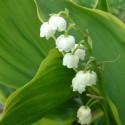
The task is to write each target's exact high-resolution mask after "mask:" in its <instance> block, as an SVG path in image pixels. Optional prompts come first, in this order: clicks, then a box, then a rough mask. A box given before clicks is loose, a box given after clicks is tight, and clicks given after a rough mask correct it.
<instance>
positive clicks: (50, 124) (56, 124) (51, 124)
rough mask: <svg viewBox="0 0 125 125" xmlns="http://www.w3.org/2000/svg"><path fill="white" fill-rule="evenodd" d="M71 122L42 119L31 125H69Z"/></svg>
mask: <svg viewBox="0 0 125 125" xmlns="http://www.w3.org/2000/svg"><path fill="white" fill-rule="evenodd" d="M72 122H73V121H72V120H71V119H70V120H66V121H55V120H53V119H48V118H43V119H42V120H40V121H38V122H37V123H35V124H33V125H46V124H47V125H71V124H72Z"/></svg>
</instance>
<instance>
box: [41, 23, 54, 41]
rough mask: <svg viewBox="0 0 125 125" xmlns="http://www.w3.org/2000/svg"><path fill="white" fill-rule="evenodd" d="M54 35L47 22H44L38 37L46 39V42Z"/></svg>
mask: <svg viewBox="0 0 125 125" xmlns="http://www.w3.org/2000/svg"><path fill="white" fill-rule="evenodd" d="M54 33H55V30H53V29H51V27H50V25H49V23H48V22H45V23H43V24H42V25H41V27H40V37H46V39H47V40H48V39H49V38H50V37H52V36H53V35H54Z"/></svg>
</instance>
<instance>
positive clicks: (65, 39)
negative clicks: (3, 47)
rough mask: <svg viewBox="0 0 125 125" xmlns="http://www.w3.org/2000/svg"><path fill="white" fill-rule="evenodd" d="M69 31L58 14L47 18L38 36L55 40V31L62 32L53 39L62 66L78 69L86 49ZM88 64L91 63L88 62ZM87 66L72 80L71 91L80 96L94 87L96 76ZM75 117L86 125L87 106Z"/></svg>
mask: <svg viewBox="0 0 125 125" xmlns="http://www.w3.org/2000/svg"><path fill="white" fill-rule="evenodd" d="M70 29H72V26H71V24H70V25H69V26H67V21H66V20H65V19H64V18H63V17H61V16H60V15H59V14H55V15H52V16H51V17H50V18H49V21H48V22H45V23H43V24H42V25H41V28H40V36H41V37H45V38H46V39H47V40H48V39H49V38H50V37H53V38H55V36H54V34H55V33H56V31H59V32H62V31H64V33H63V34H61V35H60V36H59V37H57V38H56V39H55V43H56V48H57V49H58V50H59V51H60V52H62V53H63V54H64V57H63V65H64V66H66V67H67V68H78V65H79V60H84V59H85V55H86V51H85V48H86V47H85V45H83V43H84V40H82V41H80V42H79V43H78V44H76V43H75V42H76V40H75V37H74V36H73V35H70V34H69V30H70ZM91 44H92V43H91ZM90 46H92V45H90ZM89 62H91V61H90V60H89ZM87 66H88V63H87V64H86V66H85V67H84V70H80V71H78V72H77V74H76V76H75V77H74V78H73V80H72V87H73V91H78V92H79V93H80V94H82V92H84V91H85V90H86V87H87V86H92V85H96V81H97V75H96V73H95V72H94V71H92V70H91V68H88V67H87ZM77 117H78V119H79V120H78V121H79V122H80V123H81V124H87V125H88V124H89V123H90V122H91V117H92V115H91V109H90V108H89V107H87V106H81V107H80V108H79V110H78V112H77Z"/></svg>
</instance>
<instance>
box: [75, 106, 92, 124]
mask: <svg viewBox="0 0 125 125" xmlns="http://www.w3.org/2000/svg"><path fill="white" fill-rule="evenodd" d="M77 117H78V122H79V123H80V124H81V125H84V124H87V125H89V124H90V122H91V119H92V114H91V109H90V108H89V107H85V106H81V107H80V108H79V109H78V112H77Z"/></svg>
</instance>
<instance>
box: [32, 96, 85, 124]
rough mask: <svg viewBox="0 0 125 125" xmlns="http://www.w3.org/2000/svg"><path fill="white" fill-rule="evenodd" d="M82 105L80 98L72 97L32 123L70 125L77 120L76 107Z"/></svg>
mask: <svg viewBox="0 0 125 125" xmlns="http://www.w3.org/2000/svg"><path fill="white" fill-rule="evenodd" d="M81 105H83V104H82V102H81V100H80V99H79V98H78V97H77V98H73V99H71V100H68V101H67V102H66V103H64V104H63V105H62V106H60V107H59V108H57V109H56V110H55V111H53V112H51V113H50V114H48V115H47V116H46V118H43V119H41V120H40V121H37V122H36V123H35V124H33V125H45V124H47V125H71V124H72V123H73V122H74V121H76V120H77V118H76V114H77V110H78V108H79V107H80V106H81Z"/></svg>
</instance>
